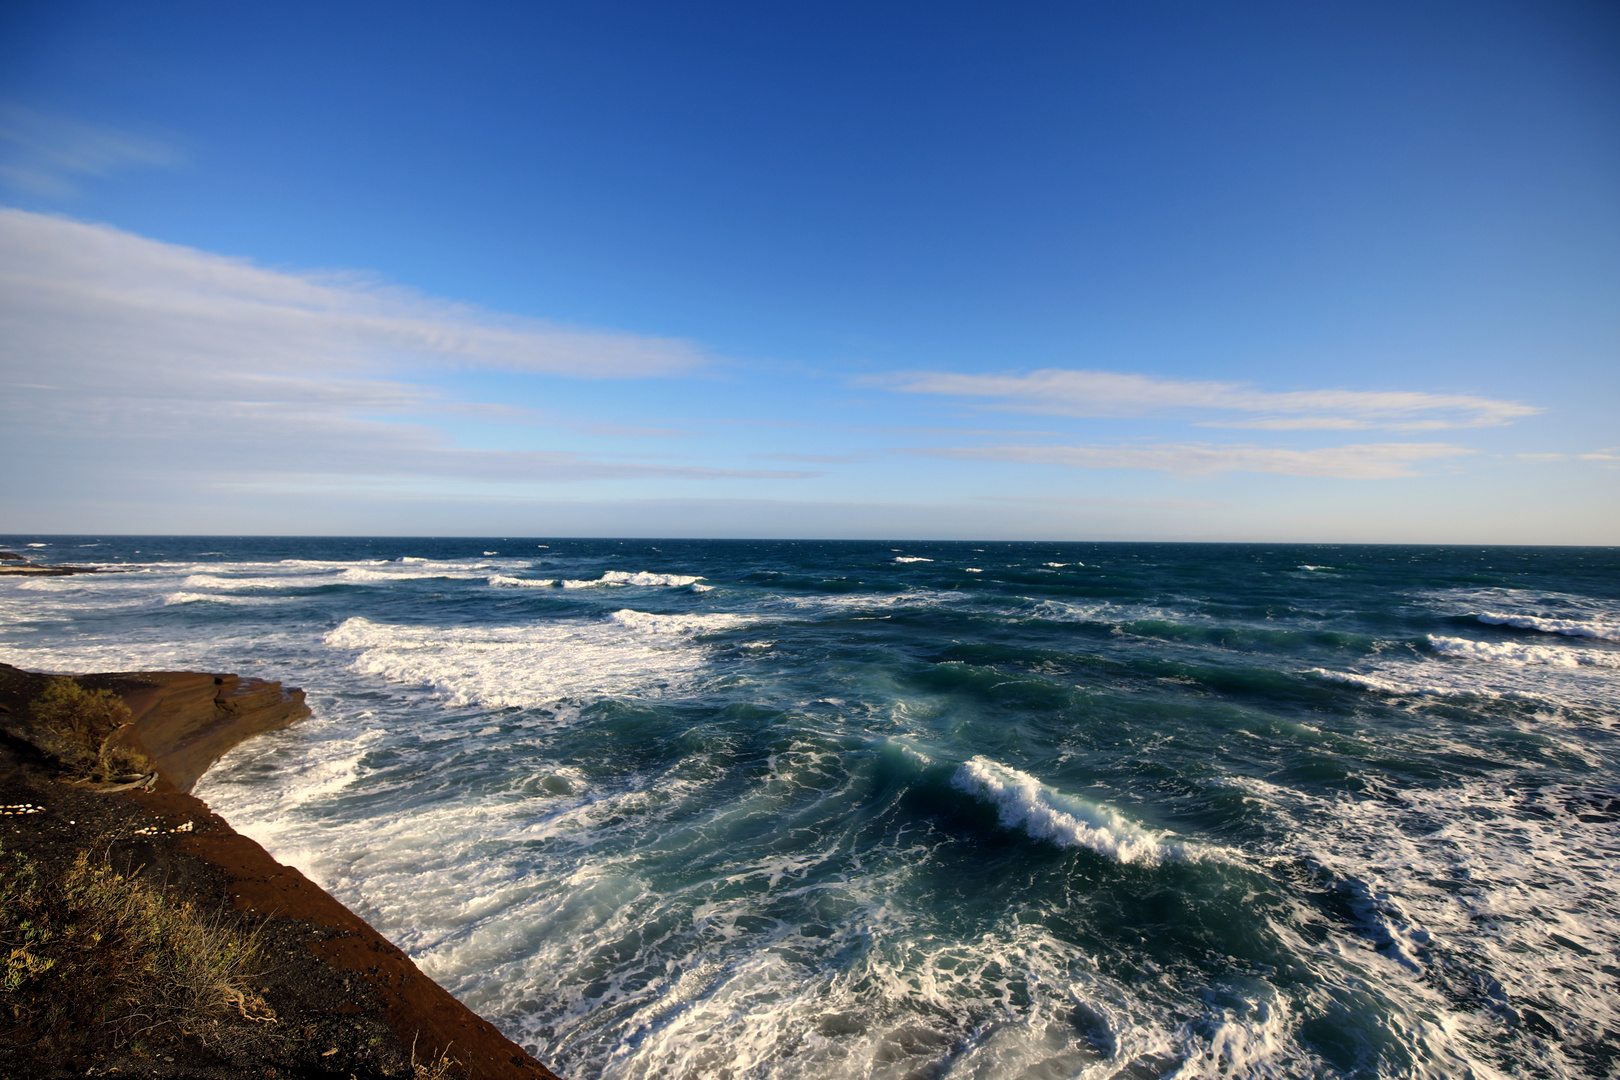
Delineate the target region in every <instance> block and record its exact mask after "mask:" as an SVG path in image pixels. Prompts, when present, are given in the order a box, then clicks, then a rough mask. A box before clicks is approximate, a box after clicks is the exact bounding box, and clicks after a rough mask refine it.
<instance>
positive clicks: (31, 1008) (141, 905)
mask: <svg viewBox="0 0 1620 1080" xmlns="http://www.w3.org/2000/svg"><path fill="white" fill-rule="evenodd" d="M0 952H3V953H4V954H5V956H6V964H5V973H4V978H3V980H0V1008H4V1009H6V1011H8V1012H10V1013H11V1016H12V1018H13V1020H14V1021H16V1022H18V1024H19V1025H20V1026H21V1027H22V1028H24V1029H26V1030H27V1031H28V1032H29V1034H30V1035H31V1036H32V1038H33V1040H34V1041H37V1042H39V1043H42V1044H44V1045H43V1046H42V1047H41V1049H45V1047H47V1046H52V1045H54V1047H55V1048H56V1049H57V1050H61V1049H68V1048H70V1047H72V1046H75V1045H79V1046H82V1045H83V1044H84V1043H85V1042H87V1041H99V1042H101V1043H102V1044H103V1046H104V1048H105V1047H106V1045H107V1044H111V1046H114V1047H116V1046H119V1045H127V1044H130V1043H133V1042H135V1041H137V1040H145V1041H150V1040H156V1041H165V1040H172V1039H174V1038H175V1037H177V1036H178V1035H180V1034H182V1033H184V1034H189V1035H191V1036H194V1037H197V1038H200V1039H202V1041H204V1042H209V1041H211V1040H210V1034H212V1035H213V1037H214V1039H215V1040H219V1041H224V1040H226V1039H227V1038H229V1039H230V1040H231V1041H236V1042H240V1040H241V1029H242V1028H244V1027H255V1026H257V1025H256V1024H250V1023H246V1022H247V1021H256V1022H268V1021H271V1020H274V1019H275V1015H274V1013H272V1012H271V1011H270V1008H269V1006H267V1005H266V1004H265V1003H264V1000H263V999H262V998H261V997H260V996H259V995H258V994H257V993H256V992H255V991H254V990H253V988H252V986H251V984H250V982H249V980H250V979H251V978H252V977H253V976H254V975H255V974H256V967H257V964H258V962H259V959H260V957H259V952H258V947H257V943H256V941H255V940H254V937H253V936H252V935H250V934H244V933H242V932H241V931H240V930H238V929H237V928H236V927H235V926H234V925H232V924H231V923H229V922H227V921H226V920H225V919H224V918H223V917H219V918H208V917H204V916H202V915H200V914H199V913H198V912H197V911H196V909H195V908H194V907H193V906H192V905H191V904H190V903H177V902H175V901H172V900H170V899H169V898H168V897H166V896H164V895H163V894H162V893H161V892H159V891H158V890H157V889H154V888H153V887H151V886H150V885H148V884H146V883H145V882H143V881H142V880H140V879H139V878H137V877H132V876H129V875H125V874H119V873H116V872H115V871H113V870H112V869H110V868H108V867H105V866H95V865H92V864H91V862H90V860H89V857H88V856H87V855H86V854H85V853H84V852H82V851H81V852H79V853H78V855H77V857H76V858H74V860H73V861H72V862H71V863H70V864H68V865H66V866H65V867H63V866H57V867H56V868H55V869H54V870H53V868H52V867H51V866H50V865H48V864H43V863H39V862H36V861H34V860H32V859H30V858H28V857H27V856H26V855H23V854H20V853H17V852H10V853H7V852H0ZM233 1031H234V1034H232V1033H233Z"/></svg>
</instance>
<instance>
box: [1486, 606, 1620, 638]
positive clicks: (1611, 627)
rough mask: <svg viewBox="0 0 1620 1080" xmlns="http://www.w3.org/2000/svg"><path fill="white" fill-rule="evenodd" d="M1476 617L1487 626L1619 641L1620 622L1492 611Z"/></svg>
mask: <svg viewBox="0 0 1620 1080" xmlns="http://www.w3.org/2000/svg"><path fill="white" fill-rule="evenodd" d="M1476 618H1478V619H1479V621H1480V622H1482V623H1485V624H1486V625H1487V626H1511V627H1514V628H1516V629H1519V630H1539V631H1541V632H1542V633H1544V634H1563V635H1565V636H1566V637H1586V638H1600V639H1602V640H1604V641H1620V624H1617V623H1611V622H1600V621H1598V620H1595V619H1550V618H1543V617H1541V616H1539V615H1501V614H1498V613H1496V612H1493V611H1482V612H1480V613H1479V615H1478V616H1476Z"/></svg>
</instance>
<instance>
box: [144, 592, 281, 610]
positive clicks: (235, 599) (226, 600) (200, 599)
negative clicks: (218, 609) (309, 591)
mask: <svg viewBox="0 0 1620 1080" xmlns="http://www.w3.org/2000/svg"><path fill="white" fill-rule="evenodd" d="M283 599H284V598H282V597H277V596H232V595H231V594H230V593H223V594H221V593H196V592H172V593H165V594H164V596H163V603H164V605H165V606H168V605H171V604H198V603H210V604H235V605H237V606H239V607H259V606H262V605H264V604H279V603H282V602H283Z"/></svg>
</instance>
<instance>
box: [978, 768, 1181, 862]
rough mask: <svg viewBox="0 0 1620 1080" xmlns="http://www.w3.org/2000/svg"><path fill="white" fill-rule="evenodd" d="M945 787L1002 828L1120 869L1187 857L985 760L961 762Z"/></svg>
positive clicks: (1170, 844)
mask: <svg viewBox="0 0 1620 1080" xmlns="http://www.w3.org/2000/svg"><path fill="white" fill-rule="evenodd" d="M951 783H952V785H953V786H955V787H956V788H958V789H959V790H961V791H966V792H968V793H969V794H972V795H975V796H977V797H979V798H981V799H985V800H986V801H988V802H992V803H994V804H995V806H996V812H997V816H998V817H999V818H1000V819H1001V823H1002V824H1003V825H1005V826H1007V827H1008V828H1013V829H1022V830H1023V831H1024V832H1026V833H1028V834H1029V835H1030V836H1033V837H1035V838H1036V839H1037V840H1050V841H1051V842H1052V843H1054V844H1057V845H1058V846H1059V847H1084V848H1090V849H1091V850H1092V851H1095V852H1097V853H1098V854H1099V855H1107V856H1108V857H1109V858H1111V859H1117V860H1118V861H1120V862H1122V863H1136V862H1140V863H1149V864H1152V863H1157V862H1160V861H1162V860H1164V859H1184V858H1187V857H1188V856H1189V849H1188V847H1187V846H1186V845H1185V844H1182V843H1178V842H1175V841H1170V840H1166V839H1165V837H1166V836H1167V835H1168V834H1166V833H1161V832H1154V831H1153V830H1151V829H1147V828H1144V827H1143V826H1141V825H1138V824H1136V823H1135V822H1133V821H1131V820H1130V819H1128V818H1127V817H1125V815H1123V814H1121V813H1120V812H1119V811H1117V810H1115V809H1113V808H1112V807H1110V806H1105V805H1102V804H1100V803H1092V802H1087V801H1086V800H1085V799H1077V798H1075V797H1074V796H1072V795H1065V794H1063V793H1062V792H1059V791H1056V790H1054V789H1052V788H1049V787H1047V786H1046V785H1044V784H1042V783H1041V782H1040V781H1039V780H1037V779H1036V778H1035V777H1033V776H1031V775H1029V774H1028V773H1025V772H1019V771H1018V770H1017V769H1014V768H1012V767H1011V766H1008V765H1003V764H1001V763H1000V762H998V761H992V760H991V759H990V758H987V757H983V756H980V757H974V758H970V759H969V760H968V761H966V762H964V763H963V764H962V766H961V767H960V768H958V769H957V770H956V775H955V776H953V777H952V778H951Z"/></svg>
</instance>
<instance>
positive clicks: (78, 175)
mask: <svg viewBox="0 0 1620 1080" xmlns="http://www.w3.org/2000/svg"><path fill="white" fill-rule="evenodd" d="M184 161H185V157H184V155H182V154H181V153H180V151H179V150H178V149H177V148H176V147H175V146H173V145H172V144H170V143H167V142H164V141H161V140H158V139H152V138H147V137H144V136H140V135H133V134H131V133H129V132H127V131H120V130H118V129H117V128H111V127H107V126H105V125H102V124H87V123H85V122H83V121H80V120H74V119H71V118H69V117H65V116H57V115H52V114H50V113H42V112H38V111H37V110H34V109H29V108H25V107H23V106H21V105H17V104H14V103H6V102H0V180H3V181H5V182H6V183H7V184H9V185H11V186H12V187H14V188H17V189H19V190H21V191H24V192H27V193H28V194H31V195H43V196H46V197H47V198H53V199H54V198H63V197H65V196H69V195H72V194H73V193H74V192H75V191H76V190H77V188H76V184H75V181H78V180H80V179H83V178H84V177H93V176H107V175H109V174H110V173H114V172H117V171H119V170H121V169H127V168H139V167H147V168H150V167H159V168H169V167H174V166H177V165H181V164H184Z"/></svg>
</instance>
